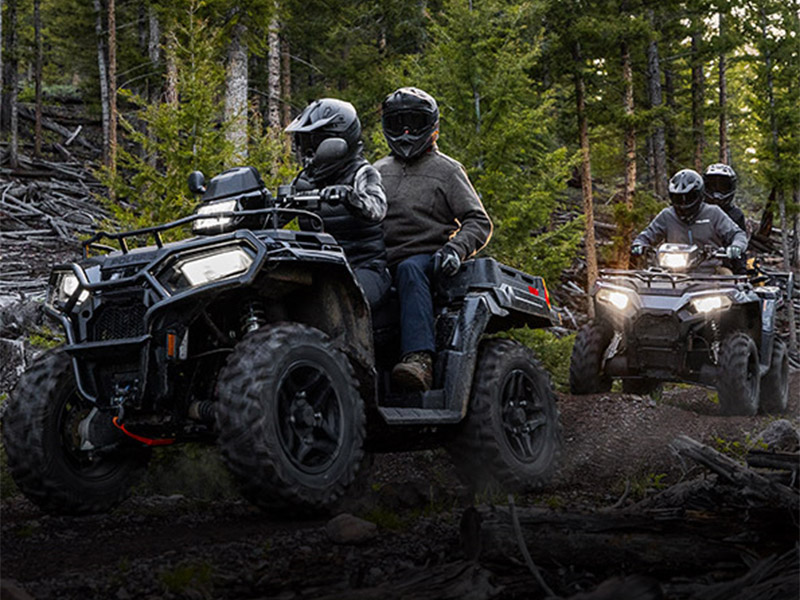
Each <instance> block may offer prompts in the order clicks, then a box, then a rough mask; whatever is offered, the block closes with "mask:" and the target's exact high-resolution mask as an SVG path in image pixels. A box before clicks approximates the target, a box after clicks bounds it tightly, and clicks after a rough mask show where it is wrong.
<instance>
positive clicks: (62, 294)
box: [48, 271, 89, 306]
mask: <svg viewBox="0 0 800 600" xmlns="http://www.w3.org/2000/svg"><path fill="white" fill-rule="evenodd" d="M78 286H79V282H78V277H77V276H76V275H75V273H73V272H72V271H61V272H59V273H57V274H56V278H55V281H54V282H53V287H52V288H51V290H50V298H49V299H48V304H49V305H50V306H56V305H57V304H65V303H66V302H68V301H69V299H70V298H72V295H73V294H74V293H75V292H76V291H77V290H78ZM88 297H89V292H88V291H87V290H83V291H82V292H81V294H80V296H78V303H79V304H80V303H81V302H84V301H85V300H86V299H87V298H88Z"/></svg>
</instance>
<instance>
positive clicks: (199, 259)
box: [175, 247, 253, 287]
mask: <svg viewBox="0 0 800 600" xmlns="http://www.w3.org/2000/svg"><path fill="white" fill-rule="evenodd" d="M252 264H253V257H252V256H250V255H249V254H248V253H247V252H245V251H244V249H242V248H240V247H236V248H226V249H224V250H222V251H220V252H216V253H214V254H202V255H199V256H195V257H189V258H185V259H182V260H179V261H178V263H177V264H176V265H175V268H176V269H177V270H179V271H180V272H181V273H182V274H183V276H184V277H185V278H186V281H188V282H189V285H191V286H192V287H195V286H198V285H204V284H206V283H211V282H213V281H218V280H220V279H225V278H226V277H232V276H234V275H239V274H240V273H244V272H245V271H247V269H249V268H250V265H252Z"/></svg>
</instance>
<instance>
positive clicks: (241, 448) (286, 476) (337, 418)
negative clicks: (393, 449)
mask: <svg viewBox="0 0 800 600" xmlns="http://www.w3.org/2000/svg"><path fill="white" fill-rule="evenodd" d="M217 394H218V399H219V401H218V402H217V426H218V429H219V445H220V448H221V450H222V456H223V458H224V460H225V462H226V464H227V466H228V468H229V469H230V470H231V472H232V473H233V474H234V475H235V476H236V478H237V480H238V481H239V482H240V484H241V488H242V494H243V495H244V496H245V497H246V498H247V499H248V500H250V501H251V502H252V503H254V504H255V505H257V506H260V507H261V508H265V509H268V508H275V507H280V506H284V507H285V506H292V507H297V508H301V509H310V510H319V509H322V508H325V507H326V506H330V505H331V504H332V503H333V502H334V501H335V500H336V499H337V498H339V497H340V496H341V495H342V494H343V493H344V491H345V489H346V488H347V487H348V486H349V485H350V484H351V483H352V482H353V481H354V480H355V477H356V474H357V472H358V469H359V467H360V464H361V461H362V458H363V456H364V450H363V442H364V435H365V433H364V432H365V419H366V418H365V415H364V403H363V401H362V399H361V396H360V395H359V394H358V390H357V388H356V382H355V380H354V377H353V370H352V367H351V366H350V363H349V362H348V360H347V357H346V356H345V355H344V353H342V351H341V350H339V349H337V348H336V347H335V346H334V344H333V343H332V342H331V340H330V339H329V338H328V336H327V335H325V334H324V333H323V332H321V331H319V330H318V329H314V328H313V327H308V326H305V325H300V324H294V323H281V324H277V325H269V326H266V327H262V328H261V329H259V330H257V331H255V332H253V333H250V334H248V335H247V336H246V337H245V338H244V339H243V340H242V341H241V342H240V343H239V344H238V345H237V346H236V348H235V349H234V351H233V352H232V353H231V355H230V356H229V357H228V360H227V364H226V365H225V367H223V369H222V370H221V371H220V374H219V379H218V386H217Z"/></svg>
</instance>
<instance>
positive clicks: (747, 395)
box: [717, 332, 761, 416]
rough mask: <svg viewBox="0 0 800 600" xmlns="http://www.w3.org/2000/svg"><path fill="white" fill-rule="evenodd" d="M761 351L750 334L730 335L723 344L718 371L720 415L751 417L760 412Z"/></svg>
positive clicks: (738, 333)
mask: <svg viewBox="0 0 800 600" xmlns="http://www.w3.org/2000/svg"><path fill="white" fill-rule="evenodd" d="M760 381H761V377H760V373H759V365H758V348H757V347H756V343H755V342H754V341H753V338H751V337H750V336H749V335H747V334H746V333H742V332H737V333H734V334H731V335H729V336H728V337H727V338H725V340H723V342H722V348H721V350H720V353H719V367H718V371H717V393H718V395H719V410H720V413H721V414H723V415H727V416H733V415H744V416H751V415H754V414H756V412H757V411H758V396H759V388H760V386H759V383H760Z"/></svg>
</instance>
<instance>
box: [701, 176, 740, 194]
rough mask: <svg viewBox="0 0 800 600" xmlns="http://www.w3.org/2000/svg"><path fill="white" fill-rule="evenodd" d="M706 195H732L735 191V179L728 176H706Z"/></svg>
mask: <svg viewBox="0 0 800 600" xmlns="http://www.w3.org/2000/svg"><path fill="white" fill-rule="evenodd" d="M705 183H706V193H708V194H714V193H719V194H730V193H731V192H732V191H733V190H734V183H733V178H731V177H728V176H727V175H706V182H705Z"/></svg>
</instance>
